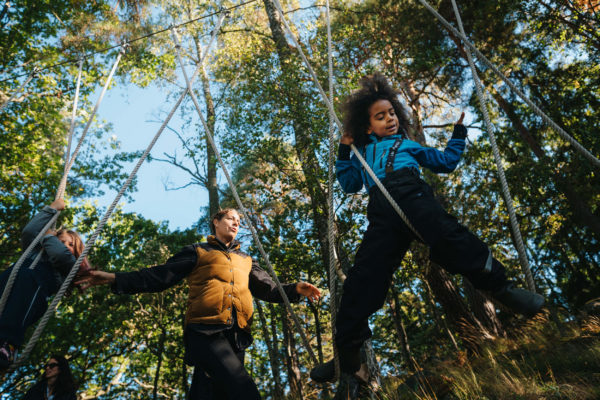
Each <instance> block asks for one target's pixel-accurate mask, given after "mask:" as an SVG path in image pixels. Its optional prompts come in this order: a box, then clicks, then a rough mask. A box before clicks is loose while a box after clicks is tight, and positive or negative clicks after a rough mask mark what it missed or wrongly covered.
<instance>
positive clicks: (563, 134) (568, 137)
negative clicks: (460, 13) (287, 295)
mask: <svg viewBox="0 0 600 400" xmlns="http://www.w3.org/2000/svg"><path fill="white" fill-rule="evenodd" d="M418 1H419V2H420V3H421V4H422V5H423V6H425V8H427V10H429V11H430V12H431V13H432V14H433V15H434V16H435V17H436V18H437V19H438V20H439V21H440V23H441V24H442V25H444V26H445V27H446V28H447V29H448V30H449V31H451V32H452V33H453V34H454V35H456V36H458V37H459V38H460V39H461V40H462V41H463V43H464V44H465V45H466V46H467V47H469V48H470V49H471V50H472V51H473V53H475V55H476V56H477V58H479V60H481V61H482V62H483V63H484V64H485V65H486V66H487V67H488V68H490V69H491V70H492V71H493V72H494V74H496V76H498V77H499V78H500V79H502V80H503V81H504V83H506V85H507V86H508V87H509V88H511V90H512V91H513V92H514V93H515V94H516V95H517V96H519V97H520V98H521V100H523V101H524V102H525V103H527V105H529V107H531V109H532V110H533V112H534V113H536V114H537V115H538V116H539V117H540V118H542V120H543V121H544V122H545V123H546V125H548V126H550V128H552V129H553V130H554V131H555V132H557V133H558V134H559V135H560V136H561V137H562V138H563V139H564V140H566V141H567V142H569V143H570V144H571V145H572V146H573V147H574V148H575V150H577V151H578V152H579V153H581V154H582V155H583V156H584V157H585V158H587V159H588V160H590V161H591V162H592V164H594V165H595V166H596V167H600V160H599V159H598V158H596V157H595V156H594V155H593V154H592V153H590V152H589V151H588V150H587V149H586V148H585V147H583V146H582V145H581V143H579V142H578V141H577V140H576V139H575V138H573V137H572V136H571V135H569V134H568V133H567V132H566V131H565V130H564V129H563V128H561V127H560V126H559V125H558V124H557V123H556V122H554V121H553V120H552V119H551V118H550V117H549V116H548V115H546V114H545V113H544V112H543V111H542V109H541V108H539V107H538V106H537V105H536V104H535V103H534V102H533V101H531V100H530V99H529V98H528V97H527V96H526V95H525V93H523V92H522V91H521V90H520V89H519V88H518V87H517V86H516V85H515V84H514V83H512V81H511V80H510V79H508V78H507V77H506V76H504V74H503V73H502V72H500V70H499V69H498V68H496V66H495V65H494V64H492V62H491V61H490V60H488V59H487V58H486V57H485V56H484V55H483V54H482V53H481V52H480V51H479V50H478V49H477V48H476V47H475V46H474V45H473V44H472V43H471V42H470V41H469V39H467V37H466V36H465V35H463V34H462V33H460V32H459V31H457V30H456V28H454V27H453V26H452V25H451V24H450V23H449V22H448V21H446V20H445V19H444V17H442V16H441V15H440V14H439V13H438V12H437V11H435V9H434V8H433V7H432V6H431V5H430V4H429V3H428V2H427V1H426V0H418Z"/></svg>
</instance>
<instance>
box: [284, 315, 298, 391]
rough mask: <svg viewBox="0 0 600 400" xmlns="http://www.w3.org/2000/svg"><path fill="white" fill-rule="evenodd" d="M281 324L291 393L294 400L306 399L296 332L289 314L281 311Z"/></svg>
mask: <svg viewBox="0 0 600 400" xmlns="http://www.w3.org/2000/svg"><path fill="white" fill-rule="evenodd" d="M281 322H282V325H283V345H284V348H285V359H286V367H287V372H288V382H289V384H290V393H291V395H292V398H294V399H304V396H303V394H302V377H301V375H300V367H299V362H298V354H297V353H296V341H295V340H294V331H293V327H292V326H291V321H290V319H289V317H288V312H287V310H285V309H282V310H281Z"/></svg>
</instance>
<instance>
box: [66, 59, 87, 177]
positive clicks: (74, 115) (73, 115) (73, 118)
mask: <svg viewBox="0 0 600 400" xmlns="http://www.w3.org/2000/svg"><path fill="white" fill-rule="evenodd" d="M82 71H83V59H80V60H79V72H78V73H77V83H76V84H75V98H74V99H73V111H71V125H70V126H69V138H68V141H67V150H66V151H65V171H66V170H67V164H68V163H69V158H70V156H71V142H72V141H73V132H74V131H75V121H76V119H77V104H78V103H79V87H80V86H81V73H82Z"/></svg>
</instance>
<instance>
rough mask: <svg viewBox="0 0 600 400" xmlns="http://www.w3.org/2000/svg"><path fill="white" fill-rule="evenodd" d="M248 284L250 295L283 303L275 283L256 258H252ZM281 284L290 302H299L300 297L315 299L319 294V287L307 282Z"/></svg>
mask: <svg viewBox="0 0 600 400" xmlns="http://www.w3.org/2000/svg"><path fill="white" fill-rule="evenodd" d="M248 286H249V287H250V292H251V293H252V295H253V296H254V297H256V298H257V299H260V300H264V301H268V302H271V303H283V297H281V294H280V293H279V290H278V289H277V284H276V283H275V281H274V280H273V278H271V275H269V274H268V273H267V271H265V270H264V269H262V268H261V267H259V266H258V262H257V261H256V260H252V270H251V271H250V281H249V283H248ZM281 286H283V291H284V292H285V294H286V296H287V297H288V299H289V300H290V302H292V303H298V302H300V300H302V297H307V298H309V299H310V300H311V301H316V300H318V299H319V297H320V296H321V292H320V291H319V289H317V288H316V287H315V286H314V285H311V284H310V283H307V282H297V283H284V284H282V285H281Z"/></svg>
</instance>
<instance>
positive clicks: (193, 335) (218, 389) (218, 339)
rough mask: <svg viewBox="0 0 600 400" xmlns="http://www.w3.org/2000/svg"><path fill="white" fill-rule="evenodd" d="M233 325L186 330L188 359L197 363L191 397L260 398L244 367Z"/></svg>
mask: <svg viewBox="0 0 600 400" xmlns="http://www.w3.org/2000/svg"><path fill="white" fill-rule="evenodd" d="M232 331H233V330H232V329H229V330H225V331H223V332H218V333H213V334H210V335H206V334H203V333H199V332H194V331H186V353H187V354H186V359H188V360H190V362H191V363H192V364H193V365H194V376H193V378H192V386H191V388H190V392H189V394H188V400H225V399H230V400H234V399H235V400H238V399H240V400H241V399H244V400H260V398H261V397H260V393H259V392H258V388H257V387H256V384H255V383H254V381H253V380H252V377H250V375H249V374H248V372H246V369H245V368H244V354H245V352H244V350H239V349H238V347H237V345H236V343H235V337H234V335H233V333H232Z"/></svg>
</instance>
